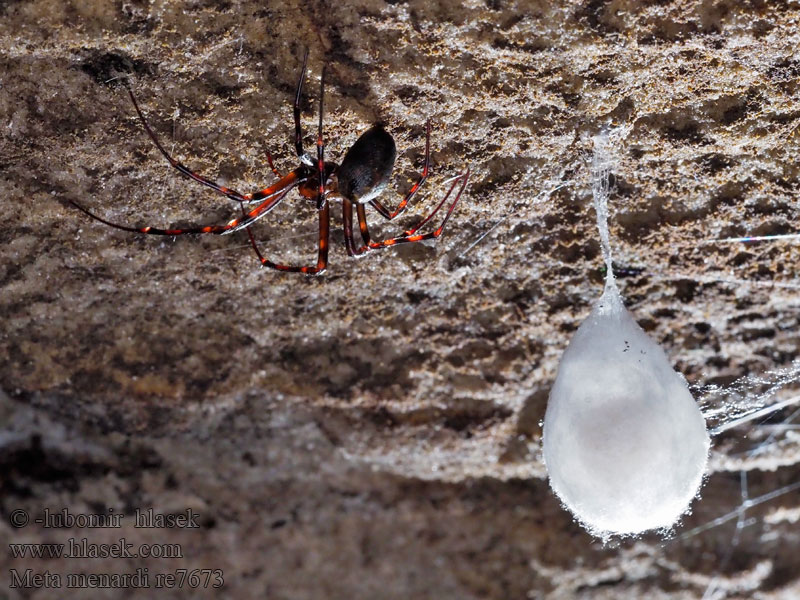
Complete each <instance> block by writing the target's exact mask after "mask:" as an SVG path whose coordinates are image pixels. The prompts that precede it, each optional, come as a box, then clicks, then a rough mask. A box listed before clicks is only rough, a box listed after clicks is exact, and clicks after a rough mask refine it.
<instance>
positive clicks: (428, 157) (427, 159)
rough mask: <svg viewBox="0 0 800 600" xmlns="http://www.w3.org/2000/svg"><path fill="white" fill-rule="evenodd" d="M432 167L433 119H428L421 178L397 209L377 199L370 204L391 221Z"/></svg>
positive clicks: (411, 196)
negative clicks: (388, 206) (393, 209)
mask: <svg viewBox="0 0 800 600" xmlns="http://www.w3.org/2000/svg"><path fill="white" fill-rule="evenodd" d="M430 169H431V121H430V119H428V120H427V121H426V122H425V166H424V167H423V168H422V174H421V175H420V176H419V179H417V181H416V183H415V184H414V185H412V186H411V189H410V190H409V191H408V194H406V197H405V198H403V200H402V201H401V202H400V204H398V205H397V208H396V209H395V211H394V212H392V211H390V210H389V209H388V208H386V207H385V206H383V204H381V203H380V202H378V201H377V200H371V201H370V204H371V205H372V206H373V208H375V210H377V211H378V212H379V213H380V214H381V216H382V217H384V218H385V219H388V220H389V221H391V220H392V219H394V218H395V217H396V216H397V215H399V214H400V213H402V212H403V211H404V210H405V209H406V205H407V204H408V202H409V201H410V200H411V199H412V198H413V197H414V195H415V194H416V193H417V190H419V188H420V186H422V184H423V183H425V180H426V179H427V178H428V173H429V172H430Z"/></svg>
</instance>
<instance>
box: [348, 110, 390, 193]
mask: <svg viewBox="0 0 800 600" xmlns="http://www.w3.org/2000/svg"><path fill="white" fill-rule="evenodd" d="M396 156H397V149H396V148H395V144H394V139H393V138H392V136H391V135H389V133H388V132H387V131H386V130H385V129H384V128H383V125H380V124H377V125H373V126H372V127H370V128H369V129H368V130H367V131H365V132H364V133H363V134H361V137H359V138H358V139H357V140H356V143H355V144H353V145H352V146H351V147H350V149H349V150H348V151H347V154H345V155H344V159H343V160H342V164H341V165H340V166H339V173H338V179H339V193H340V194H341V195H342V196H343V197H345V198H347V199H348V200H351V201H353V202H359V203H361V204H363V203H365V202H369V201H370V200H372V199H373V198H375V197H377V196H378V195H379V194H380V193H381V192H382V191H383V189H384V188H385V187H386V184H387V183H389V177H391V174H392V167H394V160H395V157H396Z"/></svg>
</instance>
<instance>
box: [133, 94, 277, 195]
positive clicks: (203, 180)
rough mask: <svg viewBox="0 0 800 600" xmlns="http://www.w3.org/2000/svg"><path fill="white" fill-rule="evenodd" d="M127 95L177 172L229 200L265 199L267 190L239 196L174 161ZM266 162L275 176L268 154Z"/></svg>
mask: <svg viewBox="0 0 800 600" xmlns="http://www.w3.org/2000/svg"><path fill="white" fill-rule="evenodd" d="M128 94H129V95H130V97H131V101H132V102H133V107H134V108H135V109H136V113H137V114H138V115H139V119H140V120H141V121H142V125H143V126H144V130H145V132H147V135H148V136H149V137H150V139H151V140H152V142H153V144H155V146H156V148H158V151H159V152H161V154H162V155H163V156H164V158H166V159H167V161H168V162H169V164H170V165H172V166H173V167H175V168H176V169H177V170H178V171H180V172H181V173H183V174H184V175H186V176H187V177H189V178H191V179H194V180H195V181H197V182H198V183H201V184H203V185H204V186H206V187H210V188H211V189H212V190H215V191H217V192H219V193H220V194H223V195H224V196H227V197H228V198H230V199H231V200H236V201H237V202H254V201H258V200H262V199H264V198H266V194H265V192H267V191H268V190H269V188H266V189H264V190H261V191H259V192H255V193H253V194H240V193H239V192H237V191H236V190H234V189H231V188H227V187H225V186H224V185H220V184H218V183H217V182H216V181H212V180H211V179H208V178H207V177H203V176H202V175H200V174H198V173H195V172H194V171H192V170H191V169H190V168H189V167H187V166H186V165H184V164H183V163H181V162H179V161H177V160H175V159H174V158H173V157H172V155H171V154H170V153H169V152H167V151H166V149H165V148H164V146H162V145H161V142H159V141H158V138H157V137H156V134H155V132H154V131H153V130H152V129H151V127H150V125H149V124H148V123H147V119H145V117H144V113H142V110H141V108H139V103H138V102H137V101H136V97H135V96H134V95H133V90H132V89H131V88H130V87H129V88H128ZM267 160H268V161H269V164H270V167H272V170H273V172H274V173H275V174H276V175H277V174H278V172H277V170H276V169H275V167H274V165H273V164H272V156H271V155H270V154H269V153H267Z"/></svg>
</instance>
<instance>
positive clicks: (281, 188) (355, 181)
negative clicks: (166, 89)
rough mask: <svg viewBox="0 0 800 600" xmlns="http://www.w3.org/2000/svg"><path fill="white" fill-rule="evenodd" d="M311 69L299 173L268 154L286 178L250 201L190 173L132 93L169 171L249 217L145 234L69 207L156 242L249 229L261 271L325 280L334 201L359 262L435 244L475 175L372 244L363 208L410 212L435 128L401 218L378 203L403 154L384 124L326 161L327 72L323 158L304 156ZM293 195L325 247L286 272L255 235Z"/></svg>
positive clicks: (463, 177)
mask: <svg viewBox="0 0 800 600" xmlns="http://www.w3.org/2000/svg"><path fill="white" fill-rule="evenodd" d="M307 64H308V52H306V55H305V56H304V58H303V68H302V70H301V72H300V78H299V80H298V82H297V90H296V92H295V100H294V126H295V150H296V152H297V157H298V158H299V159H300V166H299V167H297V168H296V169H295V170H293V171H291V172H290V173H288V174H286V175H284V176H281V175H280V173H279V172H278V170H277V169H276V168H275V166H274V165H273V163H272V157H271V156H270V155H269V154H267V160H268V161H269V164H270V167H271V168H272V171H273V172H274V173H275V174H276V175H277V176H278V177H279V180H278V181H277V182H276V183H274V184H273V185H271V186H269V187H267V188H264V189H263V190H261V191H259V192H254V193H251V194H240V193H239V192H237V191H236V190H232V189H230V188H227V187H224V186H222V185H219V184H218V183H216V182H214V181H212V180H210V179H208V178H206V177H203V176H202V175H199V174H197V173H195V172H194V171H192V170H190V169H189V168H188V167H186V166H184V165H183V164H181V163H180V162H178V161H177V160H175V159H174V158H172V156H171V155H170V154H169V153H168V152H167V151H166V150H165V149H164V147H163V146H162V145H161V143H160V142H159V141H158V138H157V137H156V135H155V133H154V132H153V130H152V129H151V128H150V126H149V125H148V124H147V120H146V119H145V118H144V114H143V113H142V111H141V109H140V108H139V104H138V103H137V102H136V98H135V96H134V95H133V91H132V90H131V89H130V88H128V93H129V94H130V97H131V101H132V102H133V106H134V108H135V109H136V113H137V114H138V115H139V118H140V119H141V121H142V124H143V125H144V129H145V131H146V132H147V135H149V136H150V139H152V140H153V143H154V144H155V145H156V147H157V148H158V150H159V151H160V152H161V154H163V155H164V156H165V157H166V159H167V160H168V161H169V162H170V164H171V165H172V166H173V167H175V168H176V169H177V170H178V171H180V172H181V173H183V174H184V175H186V176H187V177H190V178H191V179H194V180H195V181H197V182H199V183H201V184H203V185H205V186H207V187H210V188H212V189H214V190H216V191H217V192H219V193H221V194H223V195H225V196H227V197H228V198H230V199H231V200H235V201H237V202H239V203H240V204H241V206H242V216H241V217H236V218H235V219H232V220H230V221H228V222H227V223H226V224H225V225H203V226H197V227H189V228H181V229H160V228H157V227H151V226H144V227H130V226H128V225H119V224H116V223H112V222H110V221H107V220H105V219H103V218H102V217H99V216H97V215H95V214H94V213H92V212H89V211H88V210H87V209H85V208H84V207H83V206H81V205H79V204H78V203H76V202H74V201H72V200H69V202H70V203H71V204H73V205H74V206H75V207H77V208H78V209H80V210H81V211H83V212H84V213H86V214H87V215H89V216H90V217H92V218H93V219H96V220H98V221H100V222H101V223H104V224H106V225H109V226H111V227H115V228H117V229H122V230H124V231H132V232H135V233H146V234H150V235H185V234H204V233H212V234H217V235H225V234H228V233H233V232H234V231H239V230H241V229H246V230H247V233H248V235H249V237H250V242H251V244H252V246H253V249H254V250H255V252H256V255H257V256H258V258H259V260H260V261H261V264H263V265H264V266H266V267H270V268H272V269H277V270H279V271H292V272H300V273H308V274H315V273H322V272H323V271H324V270H325V269H326V268H327V265H328V239H329V235H330V209H329V202H330V201H331V200H334V199H338V200H341V202H342V217H343V221H344V223H343V229H344V238H345V246H346V247H347V253H348V254H349V255H350V256H360V255H363V254H365V253H367V252H369V251H371V250H378V249H380V248H388V247H389V246H394V245H396V244H402V243H409V242H420V241H422V240H427V239H431V238H436V237H439V235H441V233H442V231H443V230H444V226H445V224H446V223H447V220H448V219H449V218H450V215H451V214H452V212H453V209H454V208H455V206H456V204H457V203H458V200H459V198H460V197H461V194H462V192H463V191H464V188H465V187H466V186H467V182H468V181H469V169H467V170H466V171H465V172H464V173H462V174H460V175H458V176H457V177H455V178H454V179H453V180H452V184H451V185H450V187H449V189H448V191H447V194H445V196H444V198H442V200H441V201H440V202H439V204H438V205H437V206H436V208H435V209H434V210H433V211H432V212H431V213H430V214H429V215H428V216H427V217H425V218H424V219H422V221H420V222H419V223H418V224H417V225H416V226H415V227H413V228H412V229H409V230H407V231H405V232H403V235H400V236H397V237H394V238H390V239H388V240H383V241H380V242H374V241H372V240H371V238H370V234H369V228H368V227H367V219H366V212H365V209H364V206H365V205H366V204H369V205H371V206H372V207H373V208H374V209H375V210H377V211H378V212H379V213H380V214H381V215H382V216H383V217H384V218H386V219H389V220H391V219H394V218H395V217H396V216H397V215H399V214H400V213H401V212H403V210H405V207H406V205H407V204H408V202H409V200H411V198H413V197H414V195H415V194H416V193H417V190H418V189H419V187H420V186H421V185H422V183H423V182H424V181H425V180H426V179H427V177H428V174H429V172H430V141H431V126H430V121H428V122H427V123H426V127H425V165H424V167H423V169H422V174H421V175H420V177H419V179H418V180H417V181H416V183H415V184H414V185H413V186H412V187H411V190H410V191H409V192H408V194H406V196H405V197H404V198H403V200H402V201H401V202H400V204H399V205H398V206H397V208H396V209H395V210H394V211H391V210H389V209H387V208H386V207H385V206H384V205H383V204H381V203H380V202H379V201H378V196H380V194H381V193H382V192H383V191H384V190H385V189H386V186H387V184H388V183H389V178H390V177H391V173H392V168H393V167H394V161H395V158H396V156H397V149H396V147H395V143H394V139H393V138H392V136H391V135H390V134H389V133H388V132H387V131H386V129H385V128H384V127H383V125H381V124H375V125H373V126H372V127H370V128H369V129H368V130H367V131H365V132H364V133H362V134H361V136H360V137H359V138H358V139H357V140H356V142H355V143H354V144H353V145H352V146H351V147H350V149H349V150H348V151H347V152H346V153H345V155H344V158H343V159H342V162H341V164H338V165H337V164H336V163H333V162H326V161H325V143H324V140H323V137H322V109H323V98H324V95H325V69H324V68H323V70H322V75H321V77H320V97H319V129H318V133H317V144H316V156H312V155H311V154H310V153H306V152H305V150H304V149H303V133H302V128H301V126H300V99H301V95H302V90H303V81H304V80H305V75H306V68H307ZM456 187H458V191H457V192H456V194H455V198H454V199H453V201H452V203H451V204H450V208H449V209H448V210H447V214H446V215H445V218H444V220H443V221H442V224H441V225H440V226H439V228H438V229H436V230H435V231H432V232H429V233H424V234H418V233H416V232H417V231H418V230H419V228H420V227H422V226H423V225H424V224H425V223H427V222H428V221H429V220H430V219H431V218H432V217H433V216H434V215H435V214H436V213H437V212H438V211H439V209H440V208H441V207H442V206H443V205H444V204H445V202H446V201H447V200H448V198H450V196H452V195H453V192H454V190H455V189H456ZM294 188H297V190H298V192H299V193H300V194H301V195H302V196H304V197H306V198H309V199H310V200H313V201H314V202H315V203H316V207H317V209H318V210H319V244H318V253H317V264H316V265H310V266H302V267H300V266H292V265H282V264H278V263H275V262H272V261H270V260H268V259H267V258H265V257H264V256H263V254H262V253H261V251H260V250H259V248H258V245H257V244H256V241H255V238H254V237H253V234H252V232H251V231H250V225H252V224H253V223H254V222H255V221H257V220H258V219H260V218H262V217H264V216H265V215H267V214H268V213H269V212H270V211H271V210H272V209H273V208H275V207H276V206H277V205H278V204H279V203H280V202H281V201H282V200H283V199H284V198H285V197H286V195H287V194H288V193H289V192H290V191H291V190H292V189H294ZM255 202H257V203H258V204H257V206H256V207H255V208H253V209H250V210H246V209H245V208H244V205H245V204H249V203H255ZM353 205H355V207H356V213H357V216H358V224H359V228H360V232H361V238H362V240H363V244H362V245H360V246H357V245H356V242H355V240H354V238H353Z"/></svg>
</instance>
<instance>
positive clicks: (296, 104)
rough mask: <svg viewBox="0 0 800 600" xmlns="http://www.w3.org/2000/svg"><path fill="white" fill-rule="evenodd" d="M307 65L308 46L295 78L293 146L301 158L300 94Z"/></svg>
mask: <svg viewBox="0 0 800 600" xmlns="http://www.w3.org/2000/svg"><path fill="white" fill-rule="evenodd" d="M307 66H308V48H306V52H305V54H304V55H303V68H302V69H301V70H300V78H299V79H298V80H297V91H295V94H294V148H295V150H296V151H297V156H298V158H300V159H301V160H302V159H303V157H304V156H305V154H306V151H305V150H303V129H302V127H300V96H301V95H302V93H303V80H304V79H305V78H306V67H307Z"/></svg>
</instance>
